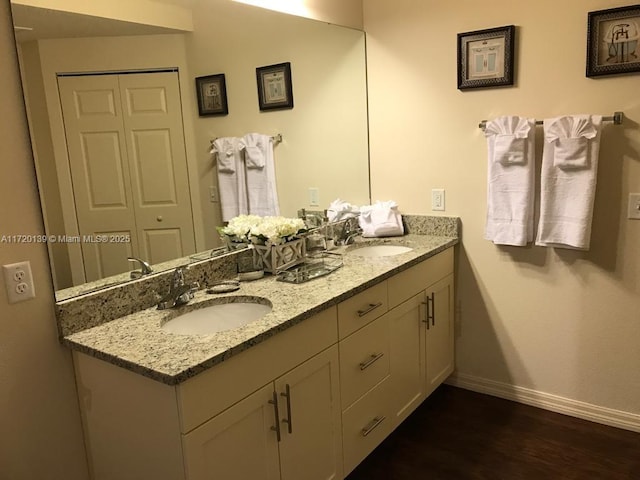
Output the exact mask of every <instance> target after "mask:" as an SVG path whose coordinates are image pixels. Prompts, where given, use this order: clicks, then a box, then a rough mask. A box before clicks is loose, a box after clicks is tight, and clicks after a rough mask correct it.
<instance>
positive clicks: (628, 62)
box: [587, 5, 640, 77]
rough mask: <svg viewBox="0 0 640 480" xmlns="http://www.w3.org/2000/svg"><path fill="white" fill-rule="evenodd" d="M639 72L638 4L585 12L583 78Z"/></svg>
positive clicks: (639, 27)
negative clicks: (586, 18) (585, 54)
mask: <svg viewBox="0 0 640 480" xmlns="http://www.w3.org/2000/svg"><path fill="white" fill-rule="evenodd" d="M633 72H640V5H629V6H627V7H618V8H610V9H607V10H598V11H595V12H589V14H588V21H587V77H598V76H602V75H618V74H621V73H633Z"/></svg>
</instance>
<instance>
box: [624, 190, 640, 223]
mask: <svg viewBox="0 0 640 480" xmlns="http://www.w3.org/2000/svg"><path fill="white" fill-rule="evenodd" d="M627 217H628V218H631V219H634V220H640V193H630V194H629V209H628V212H627Z"/></svg>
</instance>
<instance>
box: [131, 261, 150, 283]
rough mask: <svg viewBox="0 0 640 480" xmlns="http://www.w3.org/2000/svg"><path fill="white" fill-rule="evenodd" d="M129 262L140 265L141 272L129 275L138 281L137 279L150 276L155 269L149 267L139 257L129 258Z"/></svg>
mask: <svg viewBox="0 0 640 480" xmlns="http://www.w3.org/2000/svg"><path fill="white" fill-rule="evenodd" d="M127 260H129V261H130V262H138V263H139V264H140V270H134V271H133V272H131V273H130V274H129V277H130V278H132V279H136V278H140V277H144V276H145V275H149V274H150V273H153V269H152V268H151V265H149V264H148V263H147V262H145V261H144V260H142V259H140V258H137V257H127Z"/></svg>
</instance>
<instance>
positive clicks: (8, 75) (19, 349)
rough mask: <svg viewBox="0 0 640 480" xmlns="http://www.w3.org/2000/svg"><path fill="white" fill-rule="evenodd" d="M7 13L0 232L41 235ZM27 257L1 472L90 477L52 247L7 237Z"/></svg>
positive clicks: (2, 252)
mask: <svg viewBox="0 0 640 480" xmlns="http://www.w3.org/2000/svg"><path fill="white" fill-rule="evenodd" d="M0 19H1V21H0V64H2V68H1V69H0V89H1V90H2V92H3V96H2V98H3V109H2V112H3V113H2V116H0V142H1V144H2V146H3V154H2V157H1V158H2V175H0V202H1V203H2V205H4V207H3V208H2V209H0V235H20V234H39V233H42V232H43V227H42V216H41V213H40V204H39V201H38V193H37V188H36V181H35V172H34V168H33V161H32V157H31V149H30V145H29V137H28V132H27V123H26V118H25V112H24V105H23V102H22V94H21V91H20V78H19V73H18V64H17V56H16V52H15V46H14V40H13V32H12V26H11V21H10V12H9V5H8V2H2V3H0ZM23 260H29V261H30V262H31V268H32V271H33V276H34V282H35V288H36V294H37V297H36V298H35V299H32V300H28V301H26V302H23V303H18V304H9V303H8V301H7V296H6V293H5V285H4V279H3V278H2V279H0V425H2V427H1V429H2V435H0V479H2V480H5V479H6V480H33V479H59V478H64V479H65V480H76V479H77V480H81V479H86V478H87V476H88V475H87V467H86V460H85V453H84V445H83V442H82V432H81V426H80V415H79V411H78V403H77V400H76V391H75V385H74V379H73V368H72V364H71V354H70V352H69V350H68V349H66V348H64V347H62V346H61V345H60V343H59V342H58V338H57V330H56V324H55V318H54V313H53V292H52V286H51V278H50V270H49V262H48V260H47V251H46V248H45V247H44V245H42V244H33V243H30V244H25V243H23V244H9V243H1V244H0V264H3V265H4V264H8V263H14V262H18V261H23ZM0 278H1V277H0Z"/></svg>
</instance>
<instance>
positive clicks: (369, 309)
mask: <svg viewBox="0 0 640 480" xmlns="http://www.w3.org/2000/svg"><path fill="white" fill-rule="evenodd" d="M381 306H382V302H378V303H370V304H369V306H368V307H367V308H365V309H364V310H358V316H359V317H364V316H365V315H366V314H367V313H370V312H372V311H374V310H375V309H376V308H378V307H381Z"/></svg>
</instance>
